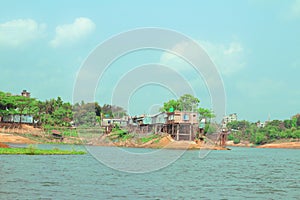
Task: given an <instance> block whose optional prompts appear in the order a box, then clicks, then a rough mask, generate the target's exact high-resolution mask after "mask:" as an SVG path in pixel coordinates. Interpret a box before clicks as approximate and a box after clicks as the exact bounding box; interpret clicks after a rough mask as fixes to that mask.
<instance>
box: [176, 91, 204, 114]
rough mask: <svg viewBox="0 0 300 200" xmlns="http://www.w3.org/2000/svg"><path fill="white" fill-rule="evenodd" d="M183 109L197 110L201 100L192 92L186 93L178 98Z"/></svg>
mask: <svg viewBox="0 0 300 200" xmlns="http://www.w3.org/2000/svg"><path fill="white" fill-rule="evenodd" d="M178 103H179V107H180V109H181V111H196V110H197V108H198V105H199V103H200V100H199V99H198V98H196V97H194V96H193V95H191V94H185V95H183V96H181V97H180V98H179V99H178Z"/></svg>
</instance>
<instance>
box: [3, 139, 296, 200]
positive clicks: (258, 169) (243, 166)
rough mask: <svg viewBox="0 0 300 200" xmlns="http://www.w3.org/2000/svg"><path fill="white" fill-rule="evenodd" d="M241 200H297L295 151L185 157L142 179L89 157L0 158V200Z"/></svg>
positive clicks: (242, 151) (241, 150) (234, 151)
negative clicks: (247, 199) (200, 157)
mask: <svg viewBox="0 0 300 200" xmlns="http://www.w3.org/2000/svg"><path fill="white" fill-rule="evenodd" d="M55 146H57V145H55ZM43 147H44V148H53V146H47V145H46V146H43ZM58 147H59V148H69V147H68V146H58ZM97 148H98V147H97ZM99 148H101V150H103V151H106V150H109V148H111V147H99ZM130 151H134V152H136V153H138V152H141V151H150V150H145V149H130ZM245 198H252V199H300V150H292V149H255V148H233V149H232V150H231V151H212V152H210V154H209V155H208V156H207V157H205V158H204V159H199V151H186V152H185V153H184V154H183V156H182V157H181V158H180V159H178V160H177V161H176V162H174V163H172V164H171V165H169V166H168V167H165V168H163V169H160V170H158V171H155V172H150V173H143V174H132V173H126V172H120V171H116V170H113V169H111V168H108V167H107V166H105V165H103V164H102V163H100V162H98V161H97V160H96V159H94V158H93V156H91V155H90V154H86V155H79V156H78V155H76V156H73V155H66V156H26V155H19V156H16V155H1V156H0V199H245Z"/></svg>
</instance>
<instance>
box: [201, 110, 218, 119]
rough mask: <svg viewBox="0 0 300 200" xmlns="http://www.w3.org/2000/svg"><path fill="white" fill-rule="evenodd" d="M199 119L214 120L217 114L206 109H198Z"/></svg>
mask: <svg viewBox="0 0 300 200" xmlns="http://www.w3.org/2000/svg"><path fill="white" fill-rule="evenodd" d="M198 113H199V118H200V121H201V119H212V118H214V117H215V114H214V113H213V112H212V111H211V110H209V109H206V108H198Z"/></svg>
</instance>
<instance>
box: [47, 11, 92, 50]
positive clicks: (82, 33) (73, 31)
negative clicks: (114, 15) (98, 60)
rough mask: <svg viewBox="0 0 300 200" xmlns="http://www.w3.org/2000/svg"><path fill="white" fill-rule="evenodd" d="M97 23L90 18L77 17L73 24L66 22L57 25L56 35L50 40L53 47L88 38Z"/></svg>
mask: <svg viewBox="0 0 300 200" xmlns="http://www.w3.org/2000/svg"><path fill="white" fill-rule="evenodd" d="M95 27H96V25H95V24H94V22H93V21H92V20H90V19H89V18H84V17H80V18H76V19H75V21H74V22H73V23H72V24H64V25H60V26H57V27H56V30H55V33H56V35H55V37H54V39H53V40H51V41H50V45H51V46H52V47H59V46H63V45H67V44H74V43H77V42H78V41H80V40H82V39H83V38H86V37H87V36H88V35H89V34H90V33H92V32H93V31H94V29H95Z"/></svg>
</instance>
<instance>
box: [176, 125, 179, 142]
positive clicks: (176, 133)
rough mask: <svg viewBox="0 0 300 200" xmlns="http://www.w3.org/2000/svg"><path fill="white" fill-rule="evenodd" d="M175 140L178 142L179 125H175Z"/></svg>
mask: <svg viewBox="0 0 300 200" xmlns="http://www.w3.org/2000/svg"><path fill="white" fill-rule="evenodd" d="M176 140H177V141H178V140H179V124H177V131H176Z"/></svg>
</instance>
